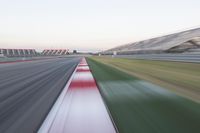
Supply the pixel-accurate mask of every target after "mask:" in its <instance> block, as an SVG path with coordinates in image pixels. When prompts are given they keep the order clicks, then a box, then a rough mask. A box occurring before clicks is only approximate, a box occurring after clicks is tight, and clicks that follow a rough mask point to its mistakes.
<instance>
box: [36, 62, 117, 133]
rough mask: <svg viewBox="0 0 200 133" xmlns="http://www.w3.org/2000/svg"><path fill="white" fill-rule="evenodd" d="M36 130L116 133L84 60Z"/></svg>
mask: <svg viewBox="0 0 200 133" xmlns="http://www.w3.org/2000/svg"><path fill="white" fill-rule="evenodd" d="M38 132H39V133H116V131H115V128H114V126H113V123H112V121H111V119H110V117H109V115H108V112H107V110H106V107H105V105H104V103H103V100H102V98H101V95H100V93H99V90H98V88H97V85H96V82H95V80H94V78H93V76H92V74H91V72H90V69H89V67H88V65H87V62H86V60H85V59H82V61H81V62H80V63H79V65H78V67H77V68H76V70H75V71H74V73H73V74H72V76H71V79H70V80H69V82H68V84H67V85H66V87H65V88H64V90H63V92H62V93H61V95H60V96H59V98H58V100H57V102H56V103H55V105H54V107H53V108H52V110H51V111H50V113H49V115H48V116H47V118H46V120H45V121H44V123H43V124H42V126H41V128H40V129H39V131H38Z"/></svg>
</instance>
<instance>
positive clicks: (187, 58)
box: [115, 53, 200, 63]
mask: <svg viewBox="0 0 200 133" xmlns="http://www.w3.org/2000/svg"><path fill="white" fill-rule="evenodd" d="M115 57H118V58H129V59H146V60H161V61H162V60H163V61H181V62H192V63H200V53H199V54H135V55H116V56H115Z"/></svg>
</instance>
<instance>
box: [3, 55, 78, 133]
mask: <svg viewBox="0 0 200 133" xmlns="http://www.w3.org/2000/svg"><path fill="white" fill-rule="evenodd" d="M79 60H80V58H55V59H51V60H40V61H33V62H24V63H12V64H0V132H5V133H14V132H16V133H33V132H37V130H38V128H39V127H40V125H41V123H42V122H43V120H44V119H45V117H46V115H47V114H48V112H49V110H50V109H51V107H52V105H53V104H54V102H55V100H56V99H57V97H58V95H59V94H60V92H61V91H62V89H63V87H64V86H65V84H66V82H67V81H68V79H69V77H70V76H71V74H72V72H73V71H74V69H75V67H76V65H77V64H78V62H79Z"/></svg>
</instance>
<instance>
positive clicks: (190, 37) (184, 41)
mask: <svg viewBox="0 0 200 133" xmlns="http://www.w3.org/2000/svg"><path fill="white" fill-rule="evenodd" d="M190 51H199V52H200V28H198V29H192V30H188V31H184V32H180V33H175V34H171V35H166V36H162V37H157V38H153V39H148V40H144V41H139V42H135V43H130V44H126V45H121V46H118V47H115V48H112V49H109V50H106V51H104V52H102V53H101V54H113V52H117V54H122V55H123V54H124V55H126V54H127V55H128V54H145V53H148V54H149V53H182V52H190Z"/></svg>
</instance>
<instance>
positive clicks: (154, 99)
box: [87, 59, 200, 133]
mask: <svg viewBox="0 0 200 133" xmlns="http://www.w3.org/2000/svg"><path fill="white" fill-rule="evenodd" d="M87 61H88V64H89V66H90V68H91V70H92V74H93V76H94V77H95V79H96V80H97V84H98V86H99V88H100V92H101V94H102V96H103V98H104V101H105V103H106V105H107V106H108V109H109V111H110V112H111V115H112V117H113V120H114V122H115V124H116V126H117V128H118V130H119V132H120V133H191V132H192V133H199V132H200V125H199V123H200V105H199V104H198V103H196V102H193V101H191V100H188V99H186V98H183V97H181V96H178V95H176V94H175V93H172V92H171V91H168V90H166V89H163V88H161V87H159V86H156V85H154V84H151V83H149V82H146V81H143V80H141V79H139V78H136V77H133V76H131V75H129V74H126V73H124V72H122V71H119V70H118V69H116V68H113V67H110V66H107V65H105V64H102V63H100V62H97V61H95V60H92V59H87Z"/></svg>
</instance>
